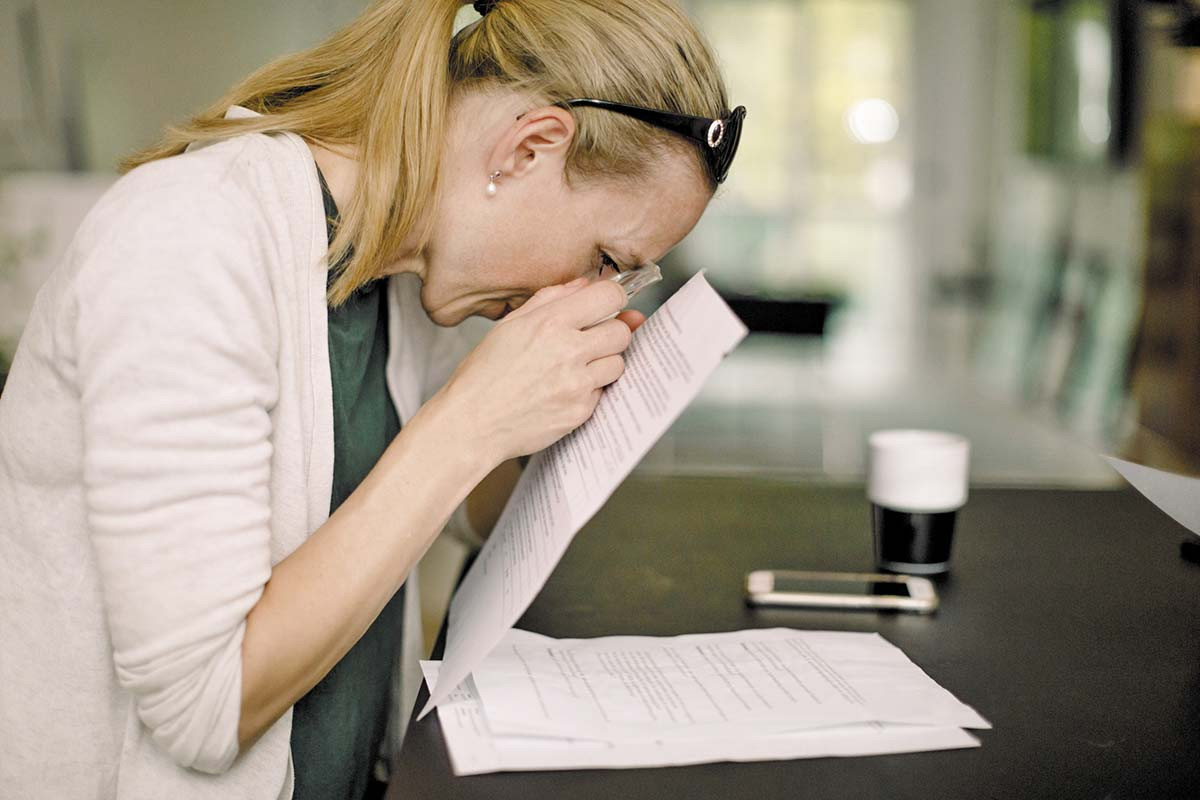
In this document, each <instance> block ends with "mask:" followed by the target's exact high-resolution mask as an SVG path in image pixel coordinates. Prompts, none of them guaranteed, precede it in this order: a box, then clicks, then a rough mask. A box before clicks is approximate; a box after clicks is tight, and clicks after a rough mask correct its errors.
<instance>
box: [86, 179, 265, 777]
mask: <svg viewBox="0 0 1200 800" xmlns="http://www.w3.org/2000/svg"><path fill="white" fill-rule="evenodd" d="M125 206H126V207H125V208H123V209H122V210H121V212H120V213H116V214H110V215H109V216H108V218H107V225H106V230H105V231H104V233H103V234H102V235H98V236H95V237H94V240H93V241H92V242H91V244H90V245H88V246H87V247H86V248H85V249H84V251H83V252H81V253H80V254H79V255H78V256H77V258H79V259H80V263H81V266H80V268H79V273H78V276H77V280H76V286H77V288H78V291H77V293H76V295H75V298H74V303H75V307H76V308H75V313H76V317H75V326H74V350H75V355H76V364H75V371H76V379H77V382H78V390H79V392H80V398H81V406H82V409H83V414H82V417H83V441H84V463H83V473H84V492H85V502H86V509H87V522H88V525H89V533H90V537H91V542H92V544H93V547H94V550H95V554H96V558H97V562H98V566H99V570H100V578H101V584H102V589H103V595H104V604H105V613H106V616H107V620H108V625H109V630H110V635H111V638H112V646H113V661H114V666H115V669H116V676H117V679H118V681H119V683H120V685H121V686H122V687H123V688H125V689H126V690H128V691H129V692H130V693H131V694H132V696H133V698H134V701H135V706H136V710H137V714H138V716H139V717H140V719H141V721H142V722H143V723H144V724H145V725H146V726H147V728H148V729H149V730H150V732H151V735H152V738H153V740H154V741H155V742H156V743H157V745H158V746H160V747H161V748H162V749H163V750H164V751H166V752H167V753H168V754H169V756H170V757H171V758H172V759H173V760H174V761H175V762H176V763H178V764H179V765H181V766H183V767H189V768H193V769H196V770H200V771H203V772H210V773H220V772H223V771H225V770H227V769H229V767H230V766H231V765H232V764H233V762H234V759H235V758H236V756H237V751H238V746H237V728H238V720H239V717H240V712H241V668H242V667H241V643H242V637H243V633H244V631H245V626H246V616H247V614H248V613H249V612H250V610H251V608H253V607H254V605H255V603H256V602H257V601H258V598H259V597H260V595H261V594H262V590H263V587H264V585H265V584H266V582H267V579H268V578H269V577H270V572H271V566H270V554H269V540H270V505H269V477H270V461H271V452H272V449H271V448H272V446H271V421H270V416H269V410H270V408H271V407H272V406H273V405H274V404H275V401H276V397H277V392H278V383H277V349H278V338H277V336H278V323H277V321H276V319H275V312H274V310H273V305H272V300H271V285H270V281H269V278H268V276H267V275H266V267H264V266H263V264H264V263H265V261H264V259H263V258H262V257H261V256H260V254H259V251H258V249H259V248H262V247H266V246H269V245H268V243H262V242H256V241H255V235H254V227H253V223H252V222H251V221H250V220H252V219H253V216H254V214H253V211H252V210H249V209H243V210H241V211H240V212H239V211H238V210H237V203H235V202H232V201H230V200H229V199H227V198H223V197H221V195H220V192H219V191H218V190H217V188H216V187H204V186H202V187H195V186H188V187H179V188H176V189H168V190H164V191H158V192H148V193H142V194H140V195H139V196H137V197H136V198H135V199H132V200H127V201H126V203H125Z"/></svg>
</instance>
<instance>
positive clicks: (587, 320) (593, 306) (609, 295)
mask: <svg viewBox="0 0 1200 800" xmlns="http://www.w3.org/2000/svg"><path fill="white" fill-rule="evenodd" d="M568 285H570V284H568ZM543 291H544V290H543ZM540 293H541V292H539V293H538V294H540ZM536 296H537V295H534V297H536ZM627 300H628V298H626V296H625V290H624V289H622V288H621V287H620V286H617V284H615V283H613V282H612V281H596V282H595V283H591V284H588V285H587V286H584V287H583V288H582V289H575V290H573V291H570V292H568V293H567V294H565V295H560V296H558V297H557V298H555V299H554V300H551V301H547V304H549V303H553V313H554V314H555V316H557V317H558V318H559V319H561V320H562V321H563V322H565V323H566V324H567V325H569V326H571V327H572V328H575V329H576V330H583V329H584V328H587V327H589V326H591V325H595V324H596V323H597V322H599V321H600V320H602V319H604V318H606V317H611V316H613V315H614V314H616V313H617V312H618V311H620V310H621V309H622V308H624V307H625V303H626V302H627ZM530 302H532V300H531V301H530ZM525 305H529V303H526V304H525ZM546 310H547V311H550V310H551V309H549V308H547V309H546Z"/></svg>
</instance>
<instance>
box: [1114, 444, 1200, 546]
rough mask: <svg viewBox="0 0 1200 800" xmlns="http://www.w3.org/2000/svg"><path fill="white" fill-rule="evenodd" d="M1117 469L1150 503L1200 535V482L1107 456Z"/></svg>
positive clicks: (1199, 480)
mask: <svg viewBox="0 0 1200 800" xmlns="http://www.w3.org/2000/svg"><path fill="white" fill-rule="evenodd" d="M1105 458H1106V459H1107V460H1108V463H1109V464H1112V467H1113V469H1115V470H1116V471H1117V472H1119V473H1121V475H1122V476H1123V477H1124V478H1125V480H1127V481H1129V482H1130V483H1131V484H1133V488H1135V489H1137V490H1138V491H1139V492H1141V493H1142V494H1143V495H1145V496H1146V499H1147V500H1149V501H1150V502H1151V503H1154V505H1156V506H1158V507H1159V508H1160V509H1162V511H1163V512H1164V513H1166V514H1167V515H1168V516H1169V517H1171V518H1172V519H1174V520H1175V521H1176V522H1178V523H1179V524H1180V525H1182V526H1183V527H1185V528H1187V529H1188V530H1189V531H1191V532H1192V533H1195V534H1197V535H1200V479H1197V478H1188V477H1185V476H1183V475H1176V474H1174V473H1172V472H1164V471H1163V470H1161V469H1154V468H1152V467H1144V466H1142V465H1141V464H1134V463H1133V462H1132V461H1123V460H1121V459H1119V458H1113V457H1112V456H1105Z"/></svg>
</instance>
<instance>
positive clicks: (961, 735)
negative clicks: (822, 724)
mask: <svg viewBox="0 0 1200 800" xmlns="http://www.w3.org/2000/svg"><path fill="white" fill-rule="evenodd" d="M513 633H517V632H516V631H514V632H513ZM440 667H441V664H440V663H439V662H436V661H422V662H421V669H422V671H423V672H424V674H425V680H426V682H427V683H428V684H429V685H430V686H431V687H434V688H435V689H436V687H437V685H438V670H439V668H440ZM481 669H482V668H481ZM437 717H438V722H439V723H440V727H441V730H442V735H443V737H444V738H445V740H446V749H447V751H448V752H449V754H450V763H451V765H452V767H453V768H454V774H455V775H477V774H480V773H485V772H498V771H512V770H549V769H596V768H606V769H608V768H621V767H665V766H676V765H682V764H701V763H705V762H711V761H773V760H781V759H792V758H819V757H826V756H870V755H883V754H887V753H913V752H920V751H925V750H950V749H957V748H966V747H978V746H979V740H978V739H976V738H975V737H974V736H971V735H970V734H969V733H967V732H966V731H964V730H961V729H960V728H956V727H945V726H926V725H891V724H884V723H877V722H860V723H852V724H849V725H843V726H839V727H835V728H819V729H814V730H807V731H798V732H790V733H764V732H759V731H751V732H748V733H745V734H743V735H737V736H734V735H720V736H716V737H711V738H708V739H690V740H678V739H666V740H664V739H659V740H652V739H645V740H637V739H628V740H618V741H599V740H595V739H577V738H570V737H545V736H522V735H516V736H512V735H505V734H497V733H496V732H494V731H493V730H492V729H491V727H490V724H489V717H488V709H487V708H485V706H484V704H483V703H482V702H481V701H480V698H479V694H478V692H477V690H476V687H475V682H474V679H473V678H468V679H467V680H465V681H463V683H462V684H460V685H459V687H458V688H457V689H455V690H454V691H453V692H451V693H450V694H449V695H448V696H447V697H446V699H445V700H443V701H442V702H441V703H440V704H439V705H438V710H437Z"/></svg>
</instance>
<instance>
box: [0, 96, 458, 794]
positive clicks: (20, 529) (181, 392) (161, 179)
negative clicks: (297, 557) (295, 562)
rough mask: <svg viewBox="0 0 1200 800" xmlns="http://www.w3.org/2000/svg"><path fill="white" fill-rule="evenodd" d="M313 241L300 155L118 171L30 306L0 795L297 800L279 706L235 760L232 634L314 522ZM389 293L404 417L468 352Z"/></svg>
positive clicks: (8, 549)
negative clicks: (261, 732) (262, 731)
mask: <svg viewBox="0 0 1200 800" xmlns="http://www.w3.org/2000/svg"><path fill="white" fill-rule="evenodd" d="M250 113H251V112H249V111H246V110H245V109H240V108H235V109H231V111H230V115H243V114H250ZM326 250H327V245H326V229H325V219H324V209H323V206H322V202H321V191H320V184H319V182H318V179H317V172H316V168H315V165H314V162H313V159H312V156H311V154H310V152H309V150H308V148H307V147H306V145H305V144H304V142H303V141H302V140H301V139H300V138H299V137H297V136H294V135H291V134H276V135H262V134H251V135H244V136H239V137H237V138H234V139H231V140H228V141H225V142H220V143H217V144H212V145H208V146H206V147H203V148H199V149H196V150H194V151H193V152H189V153H187V154H184V155H182V156H178V157H175V158H170V159H166V160H163V161H158V162H153V163H151V164H148V165H145V166H143V167H140V168H138V169H136V170H134V171H133V172H131V173H129V174H128V175H126V176H125V177H123V178H121V179H120V180H119V181H117V183H116V184H115V185H114V186H113V188H112V189H111V190H110V191H109V192H108V193H106V194H105V195H104V197H103V198H102V199H101V200H100V201H99V203H98V204H97V205H96V207H95V208H94V209H93V210H92V211H91V213H90V214H89V215H88V217H87V218H86V219H85V221H84V222H83V224H82V226H81V227H80V230H79V232H78V234H77V235H76V237H75V240H74V242H73V244H72V246H71V248H70V250H69V252H68V254H67V256H66V258H65V259H64V263H63V264H62V265H61V266H60V267H59V268H58V269H57V270H56V271H55V272H54V273H53V275H52V276H51V277H50V278H49V280H48V282H47V283H46V285H45V286H44V287H43V288H42V290H41V292H40V293H39V295H38V297H37V300H36V303H35V305H34V309H33V312H32V314H31V317H30V320H29V323H28V325H27V327H26V330H25V332H24V336H23V338H22V340H21V343H20V346H19V348H18V350H17V354H16V358H15V360H14V364H13V367H12V373H11V375H10V377H9V380H8V384H7V386H6V387H5V389H4V392H3V394H2V395H0V737H2V738H3V742H2V744H0V794H4V795H5V796H12V797H22V798H23V797H70V798H174V799H175V800H185V798H186V799H187V800H191V798H220V799H221V800H228V799H229V798H253V799H255V800H258V799H260V798H261V799H262V800H275V798H290V797H291V794H292V771H291V759H290V747H289V743H290V736H291V717H292V715H291V711H289V712H288V713H286V714H284V716H283V717H282V718H281V719H280V720H279V721H278V722H276V723H275V724H274V725H273V726H272V727H271V728H270V729H269V730H268V731H267V732H266V734H265V735H263V737H262V738H261V739H260V740H259V741H258V742H257V743H256V744H255V745H254V746H253V747H251V748H250V749H249V750H248V751H246V752H244V753H241V754H239V753H238V751H237V725H238V717H239V713H240V703H241V642H242V635H243V632H244V630H245V624H246V622H245V621H246V615H247V614H248V613H249V611H250V609H251V608H252V607H253V606H254V604H255V603H256V602H257V600H258V598H259V596H260V595H261V593H262V590H263V586H264V585H265V583H266V581H267V579H268V577H269V576H270V572H271V568H272V566H273V565H275V564H276V563H278V562H279V561H281V560H282V559H283V558H285V557H286V556H287V555H288V554H289V553H291V552H292V551H294V550H295V549H296V548H297V547H299V546H300V545H301V544H302V543H303V542H304V541H305V539H306V538H307V537H308V536H309V535H310V534H311V533H312V532H313V531H315V530H316V529H317V528H318V527H319V526H320V525H321V524H322V523H323V522H324V521H325V519H326V517H327V516H328V512H329V502H330V484H331V480H332V474H333V421H332V394H331V388H330V376H329V354H328V350H327V338H326V337H327V331H326V322H327V311H326V303H325V287H326V269H327V264H326V260H325V254H326ZM389 284H390V285H389V286H388V303H389V305H388V314H389V318H388V321H389V343H390V348H391V350H390V353H389V355H388V362H387V379H388V388H389V390H390V392H391V396H392V400H393V402H394V403H395V405H396V409H397V411H398V413H399V416H400V419H401V422H402V423H404V422H406V421H407V420H408V419H409V418H411V417H412V415H413V414H414V413H415V412H416V411H417V409H418V408H419V407H420V406H421V404H422V403H423V402H424V401H425V400H426V399H427V398H428V397H429V396H430V395H431V394H432V393H433V392H434V391H436V389H437V388H438V387H439V386H440V385H441V384H442V382H444V380H445V379H446V377H448V375H449V373H450V371H451V370H452V369H453V367H454V366H455V365H456V364H457V362H458V360H459V359H460V357H461V356H462V354H463V353H464V352H465V350H466V348H467V347H468V346H469V344H470V342H469V340H468V337H467V336H465V335H464V334H463V332H462V331H460V330H459V329H445V328H438V327H437V326H435V325H434V324H433V323H432V322H431V321H430V320H429V318H428V317H427V316H426V314H425V313H424V311H423V309H422V307H421V305H420V299H419V283H418V282H417V281H416V279H415V278H412V277H411V276H405V277H395V278H392V279H390V280H389ZM411 502H420V498H413V499H412V500H411ZM455 516H456V518H458V519H460V520H461V519H463V518H464V516H465V515H462V514H456V515H455ZM468 535H469V532H468ZM414 587H415V578H414V579H410V582H409V584H408V589H407V590H406V591H407V592H408V594H407V596H406V602H407V608H406V642H405V645H406V648H405V649H406V655H405V658H404V659H402V660H404V661H407V663H408V664H409V665H410V666H409V668H408V669H407V670H404V671H403V672H402V675H403V680H404V682H405V683H406V684H408V686H407V687H406V689H407V690H406V691H404V692H403V696H402V697H401V699H400V703H401V707H404V705H403V704H404V703H406V702H411V697H412V695H413V694H414V693H415V687H416V686H417V685H418V681H419V677H418V674H417V670H416V667H415V663H414V661H413V659H414V657H415V654H416V651H417V649H419V646H420V644H419V636H420V623H419V620H418V617H417V614H418V603H417V598H416V594H415V589H414ZM405 710H407V709H405Z"/></svg>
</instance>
